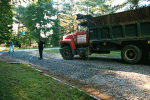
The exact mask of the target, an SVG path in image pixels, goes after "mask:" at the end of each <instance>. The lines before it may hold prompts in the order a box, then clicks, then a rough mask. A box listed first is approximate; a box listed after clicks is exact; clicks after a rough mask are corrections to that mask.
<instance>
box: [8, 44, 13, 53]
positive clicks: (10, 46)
mask: <svg viewBox="0 0 150 100" xmlns="http://www.w3.org/2000/svg"><path fill="white" fill-rule="evenodd" d="M11 48H13V52H14V44H13V42H12V41H9V52H8V53H10V52H11Z"/></svg>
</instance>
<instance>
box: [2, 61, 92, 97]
mask: <svg viewBox="0 0 150 100" xmlns="http://www.w3.org/2000/svg"><path fill="white" fill-rule="evenodd" d="M23 99H24V100H87V99H88V100H92V99H93V98H91V97H89V96H88V95H86V94H85V93H84V92H82V91H79V90H78V89H76V88H74V89H70V88H69V86H68V85H65V84H62V83H59V82H57V81H55V80H53V79H52V78H51V77H49V76H45V75H43V74H41V73H40V72H38V71H36V70H35V69H33V68H31V67H29V66H28V65H27V64H23V65H19V64H6V63H4V62H0V100H23Z"/></svg>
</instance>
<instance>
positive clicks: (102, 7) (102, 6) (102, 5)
mask: <svg viewBox="0 0 150 100" xmlns="http://www.w3.org/2000/svg"><path fill="white" fill-rule="evenodd" d="M106 2H107V0H92V1H91V0H84V1H81V2H77V4H78V6H79V8H80V9H81V10H82V11H84V12H86V14H91V15H104V14H109V13H113V12H114V11H113V8H112V7H111V6H110V5H107V4H106Z"/></svg>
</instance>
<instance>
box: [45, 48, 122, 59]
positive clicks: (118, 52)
mask: <svg viewBox="0 0 150 100" xmlns="http://www.w3.org/2000/svg"><path fill="white" fill-rule="evenodd" d="M45 52H46V53H55V54H60V52H59V49H51V50H45ZM99 56H105V57H120V56H121V51H110V54H95V53H94V54H92V55H90V57H99Z"/></svg>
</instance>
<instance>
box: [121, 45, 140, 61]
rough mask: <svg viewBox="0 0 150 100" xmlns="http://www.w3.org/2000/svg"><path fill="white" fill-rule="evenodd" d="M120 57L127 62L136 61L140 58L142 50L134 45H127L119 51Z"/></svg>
mask: <svg viewBox="0 0 150 100" xmlns="http://www.w3.org/2000/svg"><path fill="white" fill-rule="evenodd" d="M121 57H122V59H123V60H124V61H125V62H127V63H131V64H134V63H137V62H139V61H140V60H141V57H142V51H141V49H140V48H139V47H137V46H135V45H127V46H125V47H124V48H123V50H122V51H121Z"/></svg>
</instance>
